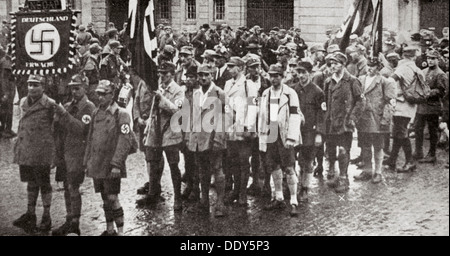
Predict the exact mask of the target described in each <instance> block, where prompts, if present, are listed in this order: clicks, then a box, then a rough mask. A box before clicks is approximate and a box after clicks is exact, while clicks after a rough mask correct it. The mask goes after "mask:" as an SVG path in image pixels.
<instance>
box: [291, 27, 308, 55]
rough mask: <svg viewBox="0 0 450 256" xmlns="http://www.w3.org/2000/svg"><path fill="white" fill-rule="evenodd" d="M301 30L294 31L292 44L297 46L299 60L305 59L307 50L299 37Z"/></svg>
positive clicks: (306, 46)
mask: <svg viewBox="0 0 450 256" xmlns="http://www.w3.org/2000/svg"><path fill="white" fill-rule="evenodd" d="M301 32H302V30H301V29H300V28H296V29H295V36H294V43H295V44H296V45H297V56H298V58H300V59H303V58H305V50H307V49H308V45H307V44H306V43H305V40H303V38H301V37H300V34H301Z"/></svg>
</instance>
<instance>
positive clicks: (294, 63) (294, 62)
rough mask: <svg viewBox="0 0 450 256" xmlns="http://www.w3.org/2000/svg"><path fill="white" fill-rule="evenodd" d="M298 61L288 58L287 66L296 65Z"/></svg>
mask: <svg viewBox="0 0 450 256" xmlns="http://www.w3.org/2000/svg"><path fill="white" fill-rule="evenodd" d="M298 61H299V59H298V58H290V59H289V60H288V65H296V66H297V65H298Z"/></svg>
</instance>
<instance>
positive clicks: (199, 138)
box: [188, 66, 226, 217]
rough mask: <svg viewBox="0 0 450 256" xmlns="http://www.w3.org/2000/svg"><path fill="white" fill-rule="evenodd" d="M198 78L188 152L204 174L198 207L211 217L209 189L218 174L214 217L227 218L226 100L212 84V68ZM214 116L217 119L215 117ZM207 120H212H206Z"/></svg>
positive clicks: (220, 91)
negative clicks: (223, 164) (193, 155)
mask: <svg viewBox="0 0 450 256" xmlns="http://www.w3.org/2000/svg"><path fill="white" fill-rule="evenodd" d="M197 75H198V82H199V85H200V88H199V89H197V90H195V91H194V95H193V103H192V104H193V116H192V121H191V127H192V132H191V133H190V137H189V144H188V149H189V150H190V151H192V152H194V154H195V157H196V162H197V163H198V167H199V170H200V175H199V176H200V184H201V200H200V202H199V204H198V205H197V206H198V209H199V210H200V211H201V212H207V213H209V187H210V183H211V174H214V179H215V190H216V193H217V202H216V207H215V211H214V215H215V216H216V217H222V216H224V215H225V206H224V194H225V175H224V173H223V168H222V163H223V159H222V158H223V155H224V150H225V149H226V144H225V143H226V140H225V131H224V125H223V122H222V119H223V118H222V117H223V115H224V108H225V107H224V105H225V97H226V96H225V92H224V91H222V89H220V88H219V87H217V86H216V85H215V84H214V83H213V82H212V74H211V70H210V69H209V68H208V67H206V66H200V67H199V68H198V70H197ZM211 112H213V113H214V117H211ZM205 118H211V120H204V119H205ZM205 125H206V127H204V126H205ZM209 125H210V126H209Z"/></svg>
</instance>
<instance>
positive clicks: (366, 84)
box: [364, 76, 376, 91]
mask: <svg viewBox="0 0 450 256" xmlns="http://www.w3.org/2000/svg"><path fill="white" fill-rule="evenodd" d="M375 77H376V76H366V83H365V84H364V91H366V90H367V88H369V86H370V85H371V84H372V82H373V80H375Z"/></svg>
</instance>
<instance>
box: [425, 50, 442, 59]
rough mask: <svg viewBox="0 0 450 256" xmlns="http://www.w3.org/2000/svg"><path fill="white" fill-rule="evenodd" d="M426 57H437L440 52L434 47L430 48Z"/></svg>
mask: <svg viewBox="0 0 450 256" xmlns="http://www.w3.org/2000/svg"><path fill="white" fill-rule="evenodd" d="M427 57H432V58H439V57H440V54H439V52H438V51H437V50H435V49H431V50H428V51H427Z"/></svg>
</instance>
